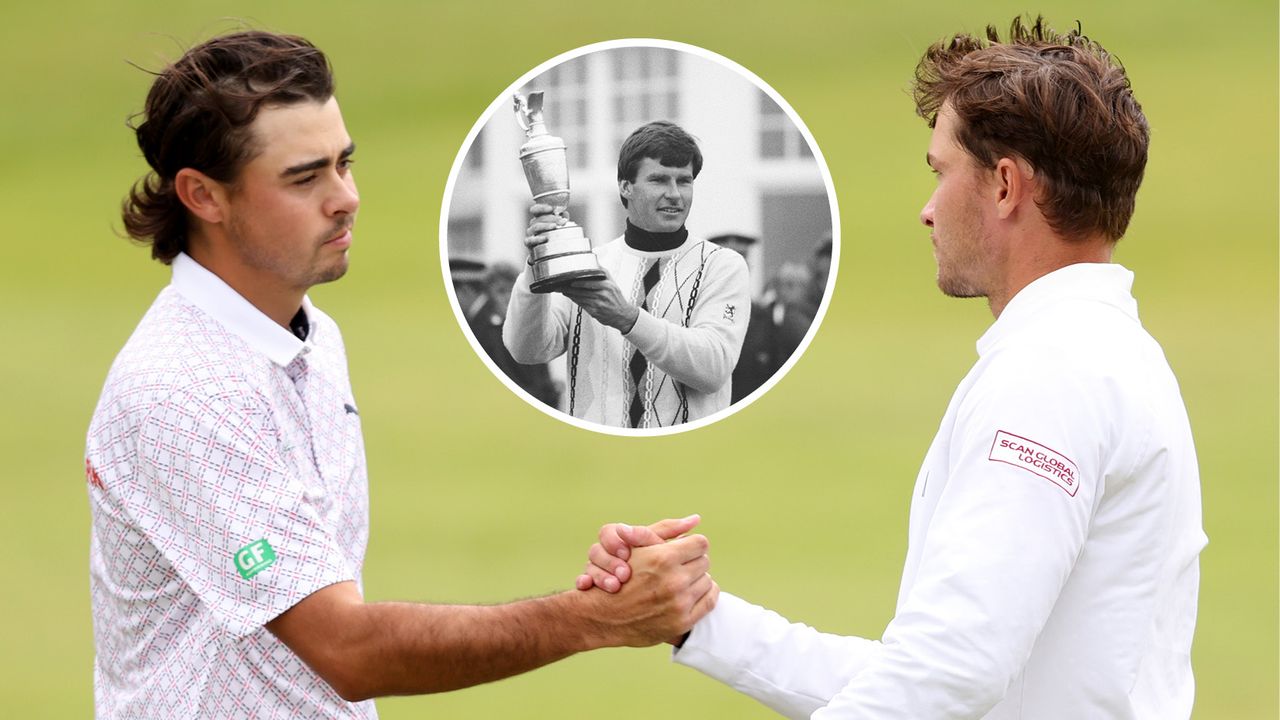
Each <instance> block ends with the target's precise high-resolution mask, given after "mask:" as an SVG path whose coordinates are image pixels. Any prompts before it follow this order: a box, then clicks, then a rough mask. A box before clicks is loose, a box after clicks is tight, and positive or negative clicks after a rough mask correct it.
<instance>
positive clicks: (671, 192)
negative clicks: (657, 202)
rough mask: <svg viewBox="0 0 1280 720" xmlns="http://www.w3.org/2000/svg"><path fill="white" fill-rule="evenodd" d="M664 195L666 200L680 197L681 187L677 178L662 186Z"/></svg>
mask: <svg viewBox="0 0 1280 720" xmlns="http://www.w3.org/2000/svg"><path fill="white" fill-rule="evenodd" d="M662 197H663V198H664V199H666V200H679V199H680V188H679V186H677V185H676V181H675V180H672V181H671V182H668V183H667V184H666V186H665V187H663V188H662Z"/></svg>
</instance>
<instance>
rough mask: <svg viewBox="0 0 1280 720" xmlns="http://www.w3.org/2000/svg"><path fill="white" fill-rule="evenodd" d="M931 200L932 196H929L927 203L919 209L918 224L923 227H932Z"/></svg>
mask: <svg viewBox="0 0 1280 720" xmlns="http://www.w3.org/2000/svg"><path fill="white" fill-rule="evenodd" d="M933 200H934V196H933V195H930V196H929V202H927V203H925V204H924V207H923V208H921V209H920V222H921V223H923V224H924V225H925V227H933Z"/></svg>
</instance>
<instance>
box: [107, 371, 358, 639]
mask: <svg viewBox="0 0 1280 720" xmlns="http://www.w3.org/2000/svg"><path fill="white" fill-rule="evenodd" d="M137 442H138V452H137V465H136V467H134V468H132V470H133V472H132V478H131V480H130V481H128V482H125V483H122V484H121V486H120V487H119V491H118V492H119V494H120V499H121V501H122V504H123V506H124V508H125V509H126V510H127V511H128V512H129V513H130V515H132V517H133V518H134V520H135V522H136V523H137V525H138V527H139V529H140V530H141V532H142V533H143V534H144V535H145V536H146V538H147V540H148V541H149V542H150V543H151V544H153V545H154V546H155V547H156V549H157V550H159V552H160V553H161V554H162V555H163V556H164V558H165V559H166V560H167V561H168V562H169V563H170V564H171V565H172V566H173V568H174V570H175V571H176V572H177V574H178V576H179V577H180V578H181V580H182V582H184V583H185V584H186V585H187V586H188V587H189V588H190V589H191V591H192V592H193V593H195V595H196V596H197V597H199V598H200V600H201V602H202V603H204V604H206V605H207V606H208V607H209V608H210V609H211V610H212V612H213V613H214V615H215V616H216V617H217V618H218V619H219V620H220V621H221V622H222V623H223V624H224V625H225V626H226V627H227V628H228V630H229V631H230V632H231V633H232V634H234V635H236V636H241V635H246V634H248V633H251V632H253V631H255V630H257V629H258V628H259V627H261V626H262V625H263V624H265V623H266V622H268V621H270V620H271V619H273V618H275V617H276V616H278V615H279V614H280V613H282V612H284V611H285V610H287V609H289V608H290V607H292V606H293V605H295V604H297V603H298V602H299V601H300V600H302V599H303V598H305V597H307V596H308V595H310V594H311V593H313V592H315V591H316V590H319V589H321V588H323V587H326V586H328V585H332V584H334V583H337V582H342V581H346V580H354V579H355V572H354V569H353V568H351V567H350V566H349V564H348V563H347V561H346V560H345V559H344V556H343V554H342V552H341V550H340V548H339V546H338V545H337V543H336V542H335V539H334V537H333V536H332V533H331V531H330V530H329V528H328V527H327V526H326V525H325V524H324V523H323V522H322V521H321V516H322V512H323V505H324V503H325V502H326V498H325V496H324V494H323V493H318V492H315V491H314V490H312V489H309V488H307V487H304V483H303V482H302V480H301V478H299V477H298V476H297V475H296V473H295V472H293V471H291V470H290V469H289V467H288V464H287V462H286V461H285V459H284V457H283V456H282V452H281V447H280V433H279V431H278V429H277V427H276V425H275V423H274V420H273V417H272V413H271V411H270V406H269V405H268V403H267V401H266V400H265V399H264V398H262V397H261V396H260V395H259V394H258V393H257V392H256V391H254V390H252V389H248V388H234V387H233V388H229V389H226V390H225V391H224V392H223V393H221V394H217V395H212V396H210V395H201V394H199V393H195V392H190V391H188V390H185V389H178V390H175V391H174V392H172V393H171V394H170V395H169V397H167V398H166V399H164V400H163V401H161V402H160V403H158V404H157V405H155V406H154V407H152V408H151V409H150V411H149V412H148V413H147V414H146V415H145V417H144V418H143V420H142V422H141V425H140V429H139V433H138V437H137Z"/></svg>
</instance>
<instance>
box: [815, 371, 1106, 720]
mask: <svg viewBox="0 0 1280 720" xmlns="http://www.w3.org/2000/svg"><path fill="white" fill-rule="evenodd" d="M1106 394H1107V393H1106V391H1105V388H1101V387H1098V386H1097V384H1096V383H1094V382H1092V381H1089V380H1087V379H1085V378H1084V377H1082V375H1081V374H1080V373H1076V372H1074V370H1073V368H1071V367H1067V366H1066V363H1065V362H1055V360H1053V359H1052V358H1045V357H1024V358H1011V357H1005V358H996V359H993V361H992V363H991V365H990V367H989V368H988V369H987V370H986V372H985V374H984V375H983V378H982V379H981V380H980V381H978V382H977V383H975V385H974V387H973V388H972V389H971V390H970V391H969V392H968V394H967V395H966V397H965V398H964V399H963V400H962V401H961V404H960V406H959V409H958V415H957V419H956V423H955V425H954V430H953V434H952V437H951V438H950V445H949V452H948V457H947V458H946V462H947V465H948V480H947V484H946V486H945V488H944V489H943V490H942V491H941V494H940V496H939V498H938V502H937V506H936V508H935V510H934V513H933V516H932V519H931V520H930V524H929V528H928V531H927V535H926V536H925V539H924V547H923V549H922V555H921V560H920V564H919V566H918V568H917V570H916V576H915V579H914V582H913V583H912V585H911V587H910V589H909V591H908V592H907V594H906V595H905V596H904V597H903V598H900V603H899V609H898V612H897V614H896V616H895V617H894V619H893V620H892V621H891V622H890V624H889V626H888V628H887V629H886V631H885V634H884V637H883V639H882V646H881V647H880V648H879V649H878V650H877V652H875V653H874V654H873V655H872V656H871V657H870V659H869V660H868V662H867V664H866V666H865V667H864V668H862V669H861V670H860V671H859V672H858V673H857V674H856V675H855V676H854V677H853V678H852V679H851V680H850V682H849V683H848V684H847V685H846V686H845V687H844V688H843V689H842V690H841V691H840V692H839V694H837V695H836V696H835V697H834V698H833V699H832V700H831V702H830V703H829V704H828V705H827V707H825V708H823V709H822V710H819V711H818V712H817V713H815V714H814V715H813V717H814V718H819V719H821V718H837V717H838V718H845V719H850V718H879V719H887V718H902V719H906V718H980V717H982V716H983V715H984V714H985V713H986V712H987V711H988V710H990V709H991V708H992V707H993V706H994V705H995V704H996V703H998V702H999V701H1000V700H1001V699H1002V698H1003V697H1004V695H1005V693H1006V692H1007V690H1008V688H1009V686H1010V684H1011V683H1012V682H1013V680H1015V679H1016V678H1017V677H1018V675H1019V674H1020V673H1021V671H1022V668H1023V666H1024V665H1025V664H1026V661H1027V659H1028V658H1029V657H1030V655H1031V651H1032V648H1033V646H1034V644H1035V641H1036V637H1037V636H1038V634H1039V633H1040V631H1041V629H1042V628H1043V627H1044V624H1045V622H1046V620H1047V619H1048V617H1049V614H1050V612H1051V611H1052V609H1053V607H1054V604H1055V602H1056V601H1057V599H1058V596H1059V594H1060V593H1061V590H1062V588H1063V586H1064V585H1065V583H1066V581H1067V578H1068V576H1069V575H1070V573H1071V571H1072V568H1073V566H1074V564H1075V562H1076V560H1077V558H1078V557H1079V555H1080V553H1081V551H1082V548H1083V546H1084V542H1085V538H1086V535H1087V532H1088V528H1089V523H1090V519H1091V517H1092V514H1093V511H1094V507H1095V502H1096V500H1097V498H1098V496H1099V494H1100V492H1101V489H1100V488H1101V483H1102V479H1101V478H1100V477H1099V473H1100V468H1101V467H1102V452H1101V449H1100V447H1101V443H1100V440H1101V438H1100V437H1098V435H1099V434H1100V433H1101V432H1103V431H1102V430H1100V428H1105V427H1106V426H1107V422H1106V417H1105V415H1106V412H1105V408H1103V407H1102V405H1103V403H1102V402H1100V401H1099V400H1098V398H1100V397H1104V396H1105V395H1106ZM913 522H914V518H913Z"/></svg>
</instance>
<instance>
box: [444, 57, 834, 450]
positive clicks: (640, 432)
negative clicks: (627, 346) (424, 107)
mask: <svg viewBox="0 0 1280 720" xmlns="http://www.w3.org/2000/svg"><path fill="white" fill-rule="evenodd" d="M628 47H645V48H662V49H666V50H675V51H678V52H684V53H689V54H691V55H697V56H700V57H702V58H705V59H707V60H711V61H712V62H715V63H718V64H720V65H723V66H724V67H727V68H729V69H730V70H733V71H734V72H737V73H738V74H739V75H741V76H743V77H744V78H746V79H747V80H748V81H750V82H751V83H752V84H753V85H755V86H756V87H757V88H759V89H760V90H761V91H763V92H764V93H765V94H766V95H768V96H769V97H770V98H772V99H773V101H774V102H776V103H778V107H780V108H782V110H783V112H785V113H786V114H787V117H788V118H790V119H791V122H792V124H793V125H795V127H796V129H798V130H799V131H800V134H801V136H802V137H804V140H805V142H806V143H808V145H809V150H810V151H812V153H813V159H814V161H815V162H817V164H818V170H819V171H820V172H821V173H822V182H823V184H825V185H826V188H827V201H828V203H829V205H830V207H831V269H830V271H829V273H828V275H827V284H826V287H825V288H823V292H822V302H820V303H819V304H818V313H817V314H816V315H814V317H813V322H811V323H810V324H809V330H808V331H807V332H806V333H805V335H804V339H802V340H801V341H800V345H799V346H798V347H797V348H796V349H795V351H794V352H792V353H791V357H789V358H787V361H786V362H785V363H783V364H782V367H780V368H778V371H777V372H775V373H774V374H773V376H772V377H770V378H769V379H768V380H767V381H765V383H764V384H763V385H761V386H760V387H758V388H756V389H755V390H754V391H753V392H752V393H751V394H750V395H748V396H746V397H744V398H742V399H741V400H739V401H738V402H736V403H732V404H730V405H729V406H728V407H726V408H724V409H723V410H719V411H717V412H714V413H712V414H710V415H708V416H706V417H704V418H699V419H697V420H692V421H690V422H687V423H682V424H680V425H671V426H668V427H662V428H623V427H614V426H612V425H601V424H599V423H594V422H588V421H586V420H583V419H581V418H577V417H574V416H573V415H570V414H569V413H567V412H564V411H562V410H559V409H558V408H553V407H551V406H550V405H547V404H546V403H544V402H542V401H541V400H539V399H537V398H535V397H534V396H532V395H530V394H529V393H528V392H527V391H526V390H525V389H524V388H522V387H520V385H519V384H518V383H516V382H515V381H514V380H512V379H511V378H509V377H507V374H506V373H504V372H503V371H502V370H500V369H499V368H498V366H497V364H496V363H494V362H493V359H492V358H490V357H489V353H487V352H485V350H484V348H483V347H481V346H480V343H479V342H477V341H476V337H475V334H474V333H472V332H471V326H470V325H468V324H467V321H466V315H465V314H463V312H462V307H461V306H460V305H459V304H458V297H457V294H456V293H455V292H454V290H453V277H452V276H451V275H450V273H449V205H450V203H451V202H452V200H453V187H454V183H456V182H457V180H458V174H459V172H460V171H461V169H462V164H463V163H464V162H465V161H466V158H467V153H468V152H470V150H471V144H472V143H474V142H475V139H476V136H478V135H479V134H480V131H481V130H482V129H483V128H484V126H485V125H487V124H488V122H489V119H490V118H491V117H492V116H493V114H494V113H495V112H497V110H498V109H499V108H503V107H507V106H509V105H510V104H511V95H512V93H514V92H515V91H516V90H517V89H519V88H520V87H523V86H524V85H525V84H526V83H528V82H530V81H531V80H533V79H534V78H537V77H538V76H540V75H542V74H543V73H545V72H547V71H548V70H550V69H552V68H554V67H556V66H557V65H560V64H562V63H565V62H568V61H569V60H572V59H574V58H577V57H581V56H583V55H589V54H591V53H594V52H599V51H601V50H614V49H617V48H628ZM839 267H840V208H839V206H838V202H837V199H836V188H835V183H833V182H832V180H831V171H830V170H829V169H828V168H827V160H826V158H825V157H823V155H822V151H821V150H820V149H819V148H818V143H817V141H816V140H814V138H813V133H811V132H809V128H808V126H807V125H805V124H804V121H803V120H801V119H800V116H799V115H798V114H797V113H796V111H795V109H794V108H792V107H791V104H790V103H788V102H787V101H786V100H785V99H784V98H783V97H782V96H781V95H779V94H778V92H777V91H776V90H774V89H773V88H772V87H770V86H769V84H768V83H766V82H765V81H764V80H763V79H761V78H760V76H758V75H756V74H755V73H753V72H751V71H750V70H748V69H747V68H745V67H743V66H741V65H739V64H738V63H736V62H734V61H733V60H730V59H729V58H727V57H724V56H723V55H720V54H718V53H714V52H712V51H710V50H707V49H705V48H701V47H698V46H697V45H689V44H688V43H682V42H675V41H673V40H658V39H653V38H628V39H622V40H607V41H605V42H598V43H592V44H590V45H583V46H582V47H579V48H576V49H573V50H569V51H567V52H564V53H561V54H559V55H557V56H555V57H553V58H551V59H550V60H547V61H545V62H543V63H542V64H540V65H538V66H537V67H535V68H533V69H532V70H530V71H529V72H526V73H525V74H524V75H521V76H520V77H519V79H517V80H516V81H515V82H513V83H511V84H510V85H508V86H507V89H506V90H504V91H503V92H502V93H501V94H499V95H498V97H497V98H496V99H494V101H493V102H492V103H490V104H489V107H488V108H486V109H485V111H484V112H483V113H482V114H481V115H480V118H479V119H478V120H476V122H475V124H474V125H472V126H471V131H470V132H468V133H467V137H466V139H465V140H463V141H462V147H461V148H460V149H459V150H458V155H457V157H455V158H454V160H453V168H452V169H450V171H449V180H448V182H446V183H445V186H444V202H443V204H442V205H441V209H440V273H441V275H442V276H443V278H444V287H445V292H446V293H448V295H449V305H450V307H452V308H453V315H454V319H455V320H456V321H457V322H458V326H459V327H460V328H462V332H463V334H464V335H466V338H467V342H469V343H470V344H471V349H472V351H473V352H474V353H475V354H476V355H477V356H478V357H479V358H480V359H481V360H482V361H484V364H485V365H486V366H487V367H488V368H489V372H491V373H493V375H494V376H495V377H497V378H498V379H499V380H501V381H502V384H503V385H506V386H507V389H508V390H511V391H512V392H514V393H515V394H516V395H518V396H520V398H522V399H523V400H524V401H525V402H526V403H528V404H530V405H532V406H533V407H534V408H536V409H538V410H541V411H542V412H543V413H544V414H546V415H548V416H550V417H552V418H555V419H556V420H559V421H560V422H565V423H568V424H570V425H573V426H575V427H579V428H582V429H583V430H590V431H592V432H598V433H602V434H605V435H615V436H618V437H659V436H662V435H675V434H678V433H683V432H688V431H690V430H697V429H698V428H701V427H704V426H706V425H710V424H712V423H715V422H718V421H720V420H723V419H724V418H727V417H729V416H730V415H733V414H734V413H736V412H738V411H739V410H741V409H743V408H745V407H747V406H748V405H750V404H752V403H754V402H755V401H756V400H757V399H759V398H760V397H761V396H762V395H764V394H765V393H767V392H769V390H771V389H773V386H774V385H775V384H777V382H778V381H779V380H781V379H782V378H783V377H785V376H786V375H787V373H789V372H791V368H792V367H793V366H794V365H795V364H796V362H797V361H798V360H799V359H800V356H801V355H804V353H805V351H806V350H808V349H809V343H810V342H812V341H813V337H814V335H815V334H817V332H818V328H819V327H820V326H821V325H822V321H823V319H824V318H825V317H826V314H827V307H828V306H829V305H830V304H831V296H832V295H833V294H834V292H835V286H836V275H837V271H838V268H839Z"/></svg>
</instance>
